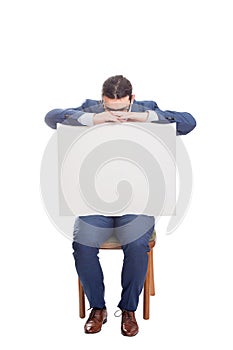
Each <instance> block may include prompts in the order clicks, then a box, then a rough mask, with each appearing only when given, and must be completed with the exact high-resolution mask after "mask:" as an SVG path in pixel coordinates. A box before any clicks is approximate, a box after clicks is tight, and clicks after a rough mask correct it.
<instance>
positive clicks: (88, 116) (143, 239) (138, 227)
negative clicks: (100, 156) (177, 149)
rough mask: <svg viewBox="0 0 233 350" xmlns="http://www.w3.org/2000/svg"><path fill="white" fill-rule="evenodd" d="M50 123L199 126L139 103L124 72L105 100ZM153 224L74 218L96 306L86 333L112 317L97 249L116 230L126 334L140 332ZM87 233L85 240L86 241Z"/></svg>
mask: <svg viewBox="0 0 233 350" xmlns="http://www.w3.org/2000/svg"><path fill="white" fill-rule="evenodd" d="M45 122H46V123H47V124H48V125H49V126H50V127H51V128H53V129H56V127H57V123H61V124H65V125H73V126H82V125H86V126H93V125H97V124H101V123H105V122H113V123H126V122H144V123H145V122H152V123H153V122H157V123H174V122H175V123H176V130H177V135H185V134H187V133H189V132H190V131H191V130H192V129H193V128H194V127H195V126H196V122H195V119H194V118H193V117H192V116H191V115H190V114H189V113H186V112H182V113H180V112H173V111H162V110H160V109H159V108H158V106H157V104H156V103H155V102H154V101H136V100H135V96H134V95H133V94H132V85H131V83H130V81H129V80H128V79H126V78H125V77H123V76H122V75H116V76H113V77H110V78H108V79H107V80H106V81H105V82H104V84H103V87H102V100H101V101H95V100H86V101H85V102H84V103H83V104H82V106H81V107H78V108H69V109H55V110H52V111H50V112H49V113H48V114H47V115H46V117H45ZM154 223H155V220H154V217H152V216H147V215H133V214H129V215H123V216H103V215H89V216H79V217H78V218H77V219H76V220H75V224H74V239H73V244H72V246H73V250H74V252H73V256H74V259H75V266H76V270H77V273H78V275H79V278H80V280H81V283H82V285H83V288H84V292H85V294H86V296H87V298H88V301H89V303H90V308H91V309H92V310H91V312H90V315H89V317H88V320H87V321H86V323H85V326H84V330H85V333H88V334H93V333H97V332H99V331H100V330H101V328H102V325H103V324H104V323H105V322H106V321H107V309H106V305H105V300H104V282H103V272H102V269H101V265H100V263H99V259H98V253H99V247H100V246H101V244H102V243H103V242H104V241H106V240H107V238H108V237H110V236H111V235H112V233H115V234H116V236H117V238H118V239H119V241H120V244H121V246H122V250H123V253H124V261H123V267H122V294H121V299H120V302H119V304H118V307H119V308H120V309H121V311H122V319H121V332H122V334H123V335H125V336H134V335H136V334H137V333H138V324H137V321H136V318H135V311H136V309H137V306H138V301H139V295H140V293H141V291H142V289H143V285H144V281H145V277H146V272H147V264H148V254H147V253H148V251H149V245H148V243H149V240H150V238H151V235H152V233H153V231H154ZM136 231H137V232H140V235H137V238H135V239H133V238H132V239H131V240H129V239H128V240H127V242H126V241H125V236H126V234H127V237H130V235H132V237H133V235H134V234H135V232H136ZM84 236H85V242H86V243H85V244H83V240H82V237H84ZM138 237H139V238H138ZM88 239H89V241H88Z"/></svg>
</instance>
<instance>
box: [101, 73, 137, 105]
mask: <svg viewBox="0 0 233 350" xmlns="http://www.w3.org/2000/svg"><path fill="white" fill-rule="evenodd" d="M103 96H107V97H109V98H123V97H126V96H129V99H130V100H131V96H132V85H131V83H130V81H129V80H128V79H126V78H125V77H123V75H115V76H113V77H110V78H108V79H107V80H106V81H105V82H104V83H103V88H102V97H103Z"/></svg>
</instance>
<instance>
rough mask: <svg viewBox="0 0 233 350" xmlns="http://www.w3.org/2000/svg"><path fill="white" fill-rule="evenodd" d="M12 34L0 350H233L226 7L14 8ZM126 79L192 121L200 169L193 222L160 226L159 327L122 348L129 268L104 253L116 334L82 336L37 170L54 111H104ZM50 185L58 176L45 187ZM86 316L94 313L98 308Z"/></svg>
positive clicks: (4, 111) (64, 246) (5, 57)
mask: <svg viewBox="0 0 233 350" xmlns="http://www.w3.org/2000/svg"><path fill="white" fill-rule="evenodd" d="M0 13H1V14H0V17H1V18H0V25H1V28H0V29H1V36H2V39H1V138H0V139H1V202H2V203H1V245H0V259H1V261H0V266H1V299H0V300H1V305H0V315H1V334H2V335H1V340H0V341H1V343H2V344H1V348H4V349H15V348H16V347H17V348H23V349H25V350H26V349H42V348H43V349H51V348H54V349H77V347H78V346H80V344H81V342H84V341H85V346H86V347H87V348H89V347H91V346H92V345H94V346H96V345H99V346H100V347H101V348H102V349H107V348H109V346H111V344H115V345H116V346H119V347H122V346H123V347H128V346H136V345H137V346H143V347H145V346H151V344H153V347H155V348H156V349H159V350H163V349H166V350H170V349H171V348H179V349H197V348H198V349H206V348H207V347H208V348H211V347H215V348H218V349H220V348H222V349H224V350H227V349H232V346H233V344H232V343H233V342H232V337H231V334H230V331H231V330H232V313H233V308H232V294H233V293H232V292H233V287H232V263H233V261H232V260H233V259H232V244H233V239H232V176H233V174H232V169H231V163H232V154H231V153H232V141H231V140H232V108H231V104H232V61H233V57H232V36H231V33H232V30H233V28H232V13H231V2H230V1H227V0H222V1H208V0H206V1H205V0H204V1H184V0H178V1H172V0H170V1H169V0H159V1H149V0H145V1H143V2H137V1H117V2H116V1H114V2H111V1H104V0H103V1H94V0H92V1H89V0H86V1H85V2H84V1H83V2H82V3H81V1H80V2H78V1H71V0H66V1H50V0H46V1H26V0H22V1H8V2H6V1H3V2H1V9H0ZM115 74H124V75H125V76H127V77H128V78H129V79H130V80H131V82H132V84H133V86H134V92H135V94H136V97H137V98H138V100H141V99H153V100H155V101H156V102H157V103H158V105H159V107H160V108H161V109H170V110H177V111H188V112H190V113H192V114H193V115H194V116H195V118H196V119H197V123H198V125H197V128H196V129H195V130H194V131H193V132H192V133H191V134H189V135H187V136H183V141H184V143H185V145H186V147H187V150H188V152H189V155H190V158H191V160H192V165H193V174H194V187H193V197H192V202H191V205H190V208H189V211H188V213H187V215H186V217H185V219H184V221H183V223H182V225H181V226H180V227H179V228H178V230H177V231H176V232H175V233H173V234H172V235H170V236H167V235H166V234H165V228H166V222H165V221H161V222H159V224H158V226H157V235H158V241H157V246H156V248H155V281H156V288H157V289H156V290H157V295H156V296H155V297H152V299H151V318H150V320H149V321H144V320H143V319H142V299H141V300H140V305H139V308H138V311H137V319H138V322H139V325H140V333H139V334H138V335H137V336H136V337H135V338H125V337H123V336H122V335H121V334H120V318H115V317H114V316H113V313H114V311H115V310H116V305H117V303H118V301H119V297H120V268H121V261H122V254H121V252H120V251H117V252H104V254H101V261H102V264H103V269H104V271H105V282H106V300H107V305H108V309H109V320H108V323H107V324H106V325H105V326H104V327H103V330H102V332H101V333H99V334H97V335H94V336H89V335H85V334H84V333H83V324H84V320H80V319H79V317H78V299H77V284H76V282H77V276H76V271H75V268H74V262H73V257H72V249H71V241H69V240H68V239H67V238H65V237H63V236H62V235H61V234H60V233H58V231H57V229H56V228H55V227H54V226H53V224H52V223H51V222H50V220H49V218H48V217H47V215H46V213H45V211H44V208H43V204H42V201H41V197H40V179H39V176H40V161H41V158H42V155H43V151H44V149H45V147H46V144H47V142H48V140H49V139H50V137H51V136H52V135H53V133H54V132H55V131H54V130H52V129H49V128H48V127H47V126H46V125H45V123H44V120H43V119H44V115H45V114H46V113H47V111H49V110H51V109H53V108H59V107H60V108H66V107H76V106H79V105H80V104H81V103H82V102H83V100H84V99H85V98H93V99H98V98H100V92H101V85H102V82H103V81H104V80H105V79H106V78H108V77H109V76H110V75H115ZM48 176H49V174H48ZM87 307H88V305H87Z"/></svg>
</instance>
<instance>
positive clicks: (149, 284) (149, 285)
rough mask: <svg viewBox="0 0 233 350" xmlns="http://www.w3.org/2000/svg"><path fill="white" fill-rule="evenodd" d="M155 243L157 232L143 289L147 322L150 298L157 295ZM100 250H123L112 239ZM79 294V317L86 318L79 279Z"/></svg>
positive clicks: (152, 242) (154, 236)
mask: <svg viewBox="0 0 233 350" xmlns="http://www.w3.org/2000/svg"><path fill="white" fill-rule="evenodd" d="M155 243H156V232H155V231H154V233H153V235H152V237H151V239H150V242H149V246H150V251H149V253H148V269H147V275H146V279H145V283H144V288H143V318H144V319H145V320H148V319H149V318H150V296H151V295H155V285H154V263H153V248H154V246H155ZM100 249H121V246H120V245H119V242H116V241H115V242H114V241H112V238H110V239H109V240H108V241H106V242H105V243H104V244H103V245H102V246H101V247H100ZM78 292H79V317H80V318H84V317H85V316H86V312H85V294H84V290H83V287H82V284H81V282H80V279H79V278H78Z"/></svg>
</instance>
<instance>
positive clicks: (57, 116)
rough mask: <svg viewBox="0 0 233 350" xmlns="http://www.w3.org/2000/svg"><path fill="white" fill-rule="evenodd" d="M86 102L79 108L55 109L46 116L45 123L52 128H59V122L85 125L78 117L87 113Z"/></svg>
mask: <svg viewBox="0 0 233 350" xmlns="http://www.w3.org/2000/svg"><path fill="white" fill-rule="evenodd" d="M85 104H86V102H84V103H83V104H82V106H80V107H77V108H69V109H53V110H52V111H50V112H48V113H47V114H46V116H45V123H46V124H47V125H48V126H50V128H52V129H57V123H60V124H64V125H73V126H80V125H84V124H82V123H80V122H79V121H78V118H79V117H81V115H83V114H84V113H85V110H84V108H85Z"/></svg>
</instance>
